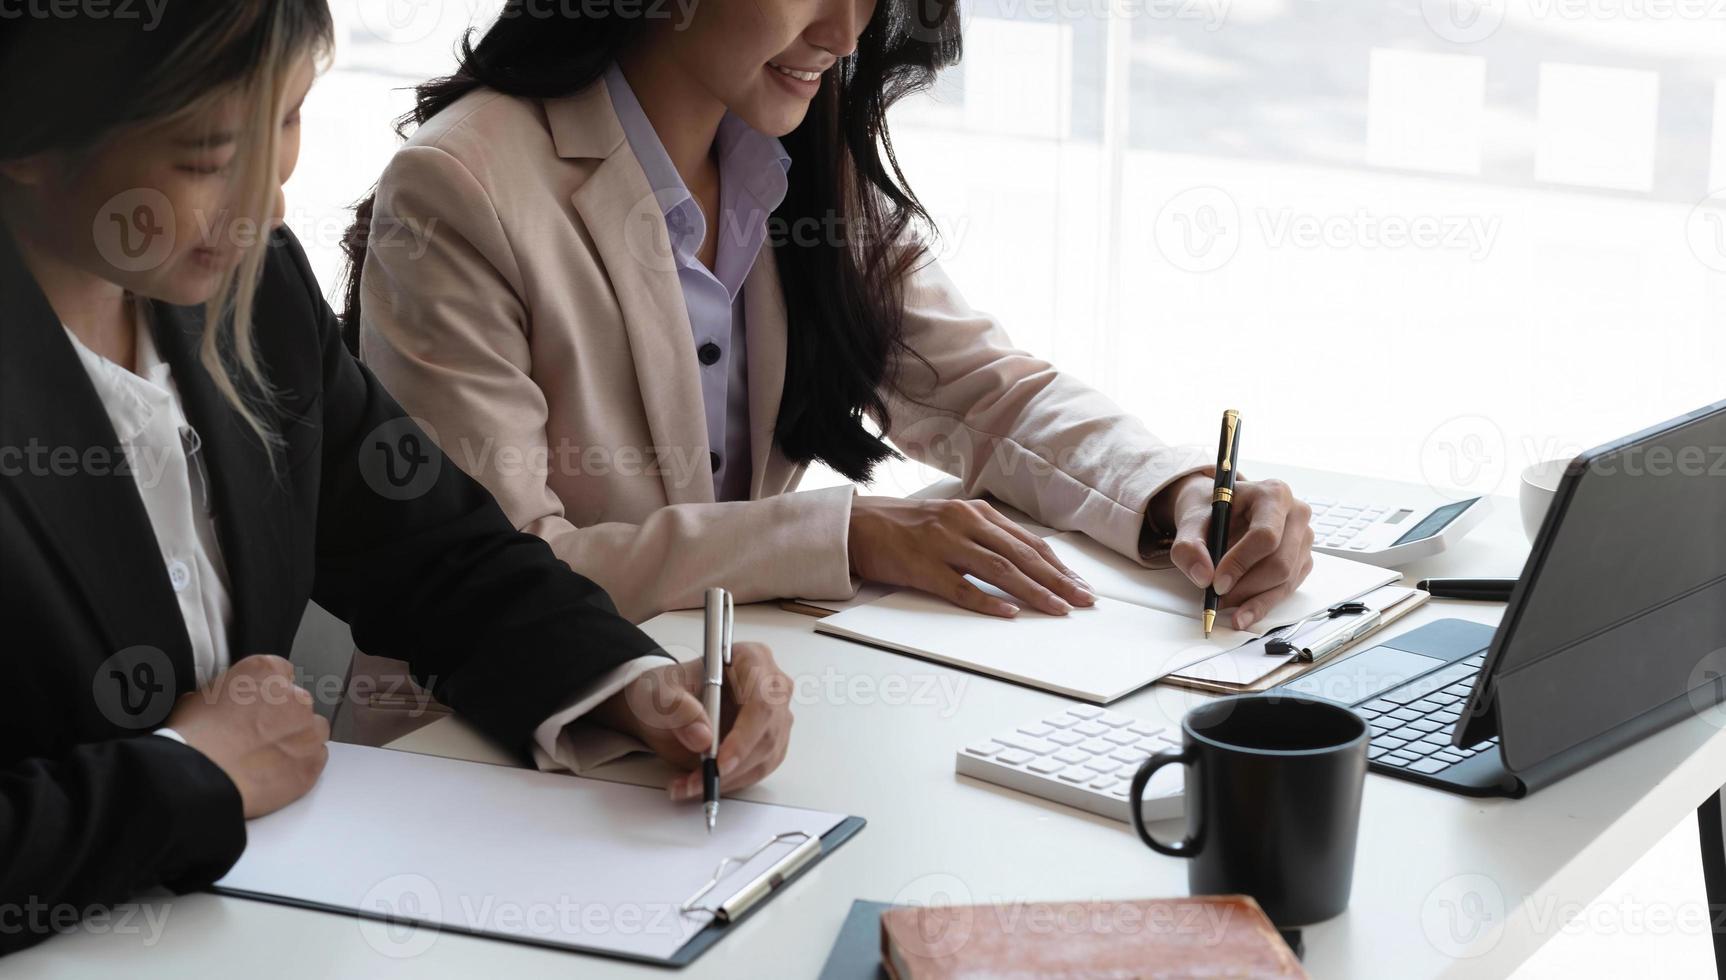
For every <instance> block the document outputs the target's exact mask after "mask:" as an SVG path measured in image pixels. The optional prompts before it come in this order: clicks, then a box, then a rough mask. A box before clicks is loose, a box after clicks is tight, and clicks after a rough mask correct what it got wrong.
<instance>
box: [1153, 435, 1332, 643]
mask: <svg viewBox="0 0 1726 980" xmlns="http://www.w3.org/2000/svg"><path fill="white" fill-rule="evenodd" d="M1236 432H1237V434H1238V432H1239V430H1238V429H1237V430H1236ZM1219 448H1220V447H1219ZM1222 455H1223V454H1222V453H1221V452H1219V453H1218V454H1217V458H1218V461H1219V463H1220V462H1221V459H1222ZM1230 462H1231V463H1233V464H1234V467H1233V468H1236V469H1238V465H1239V452H1238V450H1237V452H1236V454H1235V459H1232V460H1231V461H1230ZM1215 490H1216V480H1215V479H1214V477H1213V476H1209V475H1205V474H1195V475H1193V476H1189V477H1186V478H1184V479H1182V480H1180V481H1179V482H1177V483H1175V484H1173V485H1171V486H1170V487H1169V488H1168V489H1166V490H1165V491H1164V492H1163V493H1162V494H1159V495H1158V499H1157V500H1154V501H1153V502H1152V507H1153V508H1156V509H1154V510H1153V511H1152V516H1153V517H1154V520H1155V525H1156V526H1157V527H1163V528H1171V529H1173V531H1174V534H1175V540H1174V543H1173V546H1172V547H1171V548H1170V550H1169V559H1170V561H1172V562H1173V563H1174V565H1175V567H1176V568H1179V569H1180V570H1181V572H1182V573H1183V574H1185V575H1186V577H1187V579H1188V580H1189V581H1191V582H1192V583H1193V585H1194V586H1195V587H1197V588H1201V589H1214V591H1215V592H1216V594H1217V596H1218V597H1219V601H1218V605H1219V606H1221V607H1222V608H1221V609H1220V610H1219V612H1218V613H1217V621H1218V623H1219V624H1220V625H1226V626H1233V627H1234V628H1235V629H1243V630H1244V629H1249V628H1251V627H1252V625H1253V624H1254V623H1256V622H1258V621H1259V620H1261V619H1263V618H1264V616H1265V614H1266V613H1268V612H1270V610H1271V609H1272V607H1274V606H1275V605H1276V604H1277V603H1279V602H1281V601H1283V600H1284V599H1286V598H1288V597H1289V596H1290V595H1292V594H1293V593H1294V591H1295V590H1296V589H1298V588H1300V584H1301V583H1302V582H1304V581H1306V577H1307V576H1308V575H1309V574H1311V572H1312V562H1313V559H1312V544H1313V531H1312V508H1311V507H1309V506H1307V505H1306V504H1305V503H1304V502H1302V501H1300V500H1298V499H1296V498H1295V496H1294V493H1293V492H1292V491H1291V490H1290V489H1289V487H1288V485H1287V484H1285V483H1283V482H1282V481H1280V480H1246V479H1238V478H1237V480H1236V482H1235V483H1234V486H1233V493H1232V495H1231V497H1232V499H1231V500H1230V503H1229V526H1228V528H1227V532H1226V537H1225V538H1224V541H1225V542H1226V545H1227V548H1226V550H1225V551H1224V552H1223V554H1222V559H1221V560H1220V561H1219V560H1217V559H1216V558H1213V557H1212V556H1211V553H1210V540H1209V539H1210V535H1211V532H1212V531H1213V530H1214V528H1213V523H1212V519H1211V517H1212V511H1213V509H1214V507H1213V503H1212V498H1213V497H1214V496H1215Z"/></svg>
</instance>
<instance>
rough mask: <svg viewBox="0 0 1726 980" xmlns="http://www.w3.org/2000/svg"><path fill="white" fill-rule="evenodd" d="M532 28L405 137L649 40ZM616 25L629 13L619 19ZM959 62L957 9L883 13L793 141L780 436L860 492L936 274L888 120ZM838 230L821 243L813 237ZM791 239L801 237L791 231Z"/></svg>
mask: <svg viewBox="0 0 1726 980" xmlns="http://www.w3.org/2000/svg"><path fill="white" fill-rule="evenodd" d="M582 13H583V16H581V17H579V18H576V17H573V16H568V15H560V16H554V17H551V18H550V19H544V18H542V17H539V16H527V15H526V11H525V10H524V9H523V0H510V2H509V3H507V4H506V5H505V7H504V11H503V13H502V15H501V16H500V17H499V18H498V20H497V22H496V23H495V24H493V25H492V26H491V28H490V29H489V30H487V31H486V32H485V34H484V36H483V37H481V38H480V40H479V43H478V44H474V43H472V41H471V39H469V40H466V41H464V42H463V44H462V55H461V64H460V67H459V68H458V69H457V70H456V72H455V74H453V75H449V76H447V77H444V78H438V79H433V80H432V81H430V82H427V83H426V84H424V85H421V86H420V87H419V88H418V90H417V92H418V99H417V102H416V104H415V106H414V109H413V111H412V112H410V113H408V114H407V115H406V116H404V117H402V119H401V120H399V121H398V123H397V132H399V133H403V134H404V135H405V133H406V131H407V130H408V129H409V127H411V126H415V125H420V124H423V123H425V122H426V121H427V120H429V119H431V118H432V117H433V116H435V115H437V114H438V113H439V112H442V111H443V110H444V109H446V108H448V107H449V106H450V105H452V104H453V103H455V102H456V101H457V100H458V99H460V98H462V97H463V96H465V95H467V94H468V93H470V92H473V91H475V90H477V89H480V88H488V89H493V90H495V91H498V92H502V93H504V94H506V95H514V96H520V97H524V98H533V99H547V98H557V97H561V96H566V95H569V94H571V93H573V92H576V91H579V90H580V89H582V88H585V87H586V86H588V85H590V84H592V83H593V82H594V81H596V80H597V79H598V78H599V77H600V76H601V75H602V74H604V72H605V70H606V68H607V67H608V66H609V65H610V64H611V63H612V62H613V61H614V60H616V58H617V56H618V55H619V54H620V53H621V52H622V51H623V50H624V49H625V48H627V47H628V46H629V45H630V44H632V43H634V42H635V41H636V40H638V39H639V37H640V36H641V34H642V30H643V27H644V20H643V18H641V17H626V16H621V15H616V14H613V15H611V16H595V15H594V13H595V12H594V11H592V10H591V4H589V5H585V6H584V7H583V8H582ZM605 13H608V14H611V13H613V12H611V11H606V12H605ZM958 60H959V15H958V9H957V3H956V0H881V2H880V3H879V4H878V5H877V6H876V8H875V14H874V16H873V18H871V20H870V22H869V25H868V27H867V28H865V29H864V31H863V34H862V36H861V37H860V38H859V39H858V43H857V50H856V51H855V52H854V53H852V54H851V55H850V56H848V57H846V58H844V59H843V60H841V61H840V63H839V64H838V65H837V66H836V67H835V68H834V69H832V70H830V71H829V72H828V73H827V74H826V75H825V76H824V77H823V79H822V82H821V89H820V91H819V92H818V93H817V95H816V97H815V99H814V101H813V103H812V104H811V105H810V108H809V113H808V115H807V116H806V117H805V118H804V120H803V122H802V124H801V125H799V126H798V127H797V129H796V130H794V131H793V132H792V133H790V134H789V135H788V136H786V137H785V138H784V140H783V142H784V144H785V148H786V152H787V153H789V154H790V156H791V159H792V166H791V171H790V174H789V187H788V188H787V190H786V194H785V200H784V202H782V203H781V204H780V206H779V208H778V209H777V210H776V211H774V213H773V218H772V223H771V224H770V229H769V230H770V234H769V245H770V246H771V247H772V249H773V253H774V259H775V261H776V262H777V263H778V266H779V281H780V286H781V289H782V290H783V291H784V295H785V309H786V318H787V324H788V328H789V330H788V332H789V336H788V337H787V347H786V365H785V388H784V397H783V398H782V399H781V401H780V408H779V418H778V420H777V425H776V427H775V432H774V438H775V439H776V440H777V441H778V443H779V447H780V449H781V451H783V452H784V453H785V455H786V457H787V458H789V459H791V460H793V461H796V462H810V461H813V460H819V461H821V462H823V463H826V464H827V465H828V466H831V467H832V468H833V469H835V470H837V471H838V472H840V473H842V474H844V475H845V476H846V477H848V478H849V479H852V480H856V481H859V482H866V481H868V479H869V477H870V474H871V473H873V471H874V468H875V465H876V464H877V463H880V462H881V461H882V460H884V459H887V458H889V457H892V456H895V455H896V454H895V453H894V452H893V450H892V448H891V447H889V446H888V445H887V443H886V442H885V441H883V440H882V439H881V438H880V437H879V436H876V435H875V434H873V433H871V432H870V431H869V429H868V428H867V427H866V426H865V425H864V418H865V416H869V417H872V418H874V419H875V420H876V421H877V422H878V423H879V424H881V426H882V427H883V428H885V427H886V426H887V425H888V424H889V422H888V409H887V403H886V400H885V399H884V398H883V397H882V395H881V385H882V382H883V380H885V379H886V374H887V371H888V368H889V365H890V363H891V362H892V359H893V357H894V355H895V354H898V353H901V352H903V353H911V352H909V351H908V350H906V348H905V344H904V341H903V339H902V325H903V318H904V286H903V283H904V279H905V277H906V275H907V273H909V272H910V271H911V269H912V268H913V266H914V265H915V264H916V263H917V262H918V261H920V260H921V258H922V254H923V249H922V247H921V246H920V245H919V244H917V243H916V242H915V240H914V239H913V237H912V236H913V232H914V230H915V227H916V225H918V224H921V225H922V226H924V227H927V226H928V225H929V224H930V222H929V216H928V213H927V212H926V211H924V209H923V206H922V204H921V203H920V202H918V200H917V198H916V196H915V195H914V194H913V193H912V192H911V189H910V187H909V186H908V185H907V183H906V181H905V176H904V174H903V173H902V172H901V171H900V169H899V163H898V160H897V159H896V158H895V157H894V155H893V144H892V141H891V139H890V138H889V136H888V132H887V110H888V108H889V107H891V106H892V105H893V103H895V102H897V101H898V100H899V99H901V98H903V97H904V96H906V95H908V94H911V93H913V92H917V91H919V90H921V89H924V88H926V87H927V86H928V85H929V84H930V83H932V82H933V81H934V78H935V74H936V73H937V72H938V71H939V70H940V69H942V68H944V67H946V66H948V65H951V64H954V63H956V62H957V61H958ZM372 203H373V199H372V198H368V199H366V200H365V201H363V202H361V204H360V205H359V207H358V209H357V210H356V212H355V222H354V225H353V227H352V228H351V229H350V230H349V232H348V235H347V238H346V240H345V241H344V242H343V248H344V249H345V250H346V252H347V254H348V259H349V267H348V273H347V275H348V278H347V282H346V295H347V304H346V305H347V309H346V311H345V318H346V323H347V328H348V331H349V335H350V337H352V336H353V334H354V332H355V331H357V330H358V325H359V315H360V269H361V267H362V265H363V263H364V260H365V251H366V240H367V237H368V235H369V229H370V227H371V213H372ZM808 228H819V229H836V230H837V232H838V233H837V234H831V233H826V232H824V233H823V234H821V235H817V236H814V238H815V240H814V241H811V240H810V237H811V236H809V235H808V234H807V233H803V234H798V233H797V232H798V231H799V230H800V229H808ZM787 230H789V232H790V233H789V234H787V233H786V231H787Z"/></svg>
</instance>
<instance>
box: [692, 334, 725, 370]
mask: <svg viewBox="0 0 1726 980" xmlns="http://www.w3.org/2000/svg"><path fill="white" fill-rule="evenodd" d="M723 353H724V351H721V350H720V349H719V345H718V344H716V343H714V342H713V341H711V340H710V341H708V342H707V343H705V344H702V345H701V349H700V350H698V351H696V352H695V356H696V357H699V358H701V363H703V364H706V365H709V366H711V365H714V364H718V363H719V357H720V355H721V354H723Z"/></svg>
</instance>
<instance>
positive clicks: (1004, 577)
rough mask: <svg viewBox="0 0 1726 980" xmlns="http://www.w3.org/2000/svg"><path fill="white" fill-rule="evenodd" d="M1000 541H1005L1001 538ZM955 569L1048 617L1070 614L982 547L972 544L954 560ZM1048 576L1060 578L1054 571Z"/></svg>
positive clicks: (1055, 598)
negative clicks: (1055, 575)
mask: <svg viewBox="0 0 1726 980" xmlns="http://www.w3.org/2000/svg"><path fill="white" fill-rule="evenodd" d="M1003 537H1005V536H1004V535H1003ZM953 565H954V567H956V568H958V569H959V570H960V571H962V572H967V573H969V574H971V575H975V576H977V578H979V579H981V580H982V581H984V582H987V583H989V584H990V585H993V586H994V587H995V588H997V589H1000V590H1001V591H1002V592H1005V593H1007V594H1008V595H1010V596H1012V597H1013V598H1015V599H1018V600H1019V601H1020V602H1022V603H1024V604H1026V605H1029V606H1030V607H1031V608H1033V609H1036V610H1037V611H1038V612H1045V613H1048V614H1049V615H1051V616H1065V615H1066V614H1067V613H1069V612H1072V611H1073V607H1072V605H1071V604H1070V603H1068V602H1067V600H1065V599H1063V598H1061V597H1060V596H1058V595H1056V594H1055V593H1053V592H1050V591H1049V590H1048V589H1046V588H1044V587H1043V586H1042V585H1040V584H1038V583H1037V582H1036V581H1035V580H1034V579H1032V578H1031V576H1029V575H1027V574H1025V572H1024V571H1023V570H1021V569H1020V568H1019V566H1018V565H1016V564H1014V563H1013V560H1012V559H1011V558H1008V557H1007V556H1005V555H1003V554H1001V553H1000V552H998V551H995V550H994V549H993V548H990V547H988V546H987V545H983V544H973V545H971V546H970V547H969V548H967V549H966V550H965V551H964V552H962V553H961V554H960V555H959V556H957V558H955V559H954V560H953ZM1049 571H1050V573H1051V574H1057V575H1058V574H1059V573H1058V572H1054V570H1053V569H1050V570H1049Z"/></svg>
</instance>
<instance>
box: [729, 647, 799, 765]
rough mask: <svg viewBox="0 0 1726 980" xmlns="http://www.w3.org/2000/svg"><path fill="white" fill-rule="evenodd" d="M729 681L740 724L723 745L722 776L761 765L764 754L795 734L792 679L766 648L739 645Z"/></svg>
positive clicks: (733, 657)
mask: <svg viewBox="0 0 1726 980" xmlns="http://www.w3.org/2000/svg"><path fill="white" fill-rule="evenodd" d="M726 679H727V680H728V681H729V682H730V688H729V690H730V691H731V692H732V695H733V697H734V698H735V699H736V701H737V720H736V721H734V722H733V723H732V725H731V730H730V731H729V732H727V733H726V735H725V740H724V741H722V742H720V743H719V774H720V775H721V776H730V775H732V774H733V773H735V772H740V771H742V770H743V769H745V768H747V765H746V763H748V764H753V763H755V762H758V761H759V757H760V756H761V754H762V753H763V751H764V750H771V749H773V748H774V747H775V743H776V742H781V741H784V740H787V739H788V738H789V737H790V733H791V706H790V697H789V694H790V684H791V682H790V678H788V677H786V676H785V674H784V673H783V672H782V671H780V669H779V667H778V665H777V664H775V663H774V662H773V657H772V655H771V654H769V653H768V652H767V648H766V647H764V646H762V645H761V644H759V643H747V644H741V645H739V647H738V648H736V649H735V650H733V651H732V663H731V666H730V668H728V669H727V670H726Z"/></svg>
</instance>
